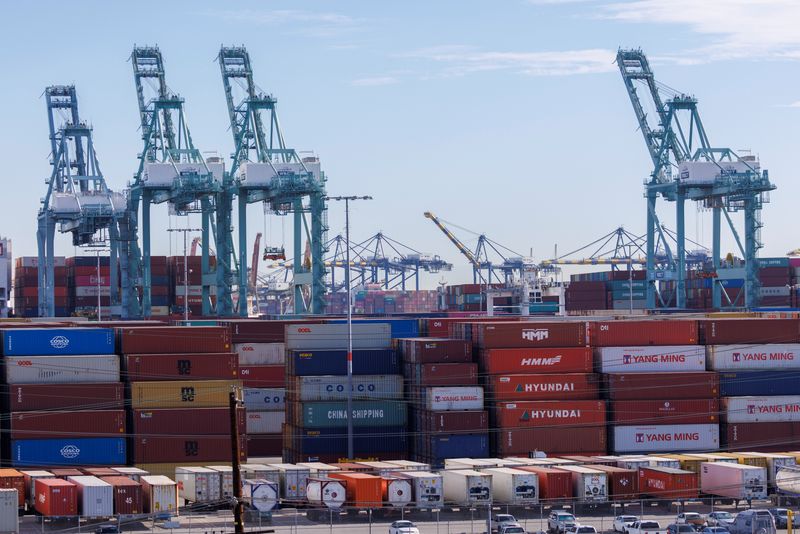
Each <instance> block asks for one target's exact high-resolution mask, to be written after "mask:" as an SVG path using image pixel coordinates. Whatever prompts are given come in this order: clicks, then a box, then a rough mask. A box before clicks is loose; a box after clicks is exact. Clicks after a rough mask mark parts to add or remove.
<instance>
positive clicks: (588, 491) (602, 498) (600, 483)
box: [554, 465, 608, 502]
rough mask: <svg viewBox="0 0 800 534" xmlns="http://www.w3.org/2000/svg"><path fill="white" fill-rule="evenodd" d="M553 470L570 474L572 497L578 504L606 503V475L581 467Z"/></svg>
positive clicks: (562, 467)
mask: <svg viewBox="0 0 800 534" xmlns="http://www.w3.org/2000/svg"><path fill="white" fill-rule="evenodd" d="M554 467H555V469H560V470H562V471H568V472H570V473H572V490H573V496H574V497H575V498H576V499H578V501H580V502H606V501H607V500H608V475H607V474H606V473H604V472H603V471H598V470H596V469H590V468H588V467H583V466H581V465H558V466H554Z"/></svg>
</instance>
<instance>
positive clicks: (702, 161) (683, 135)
mask: <svg viewBox="0 0 800 534" xmlns="http://www.w3.org/2000/svg"><path fill="white" fill-rule="evenodd" d="M617 65H618V67H619V69H620V73H621V74H622V79H623V81H624V83H625V87H626V89H627V91H628V96H629V97H630V101H631V104H632V105H633V110H634V112H635V114H636V118H637V120H638V122H639V128H640V130H641V132H642V136H643V137H644V141H645V144H646V145H647V149H648V152H649V153H650V157H651V159H652V163H653V167H654V168H653V171H652V173H651V174H650V178H649V180H648V182H647V184H646V186H645V189H646V196H647V251H646V257H647V265H646V267H647V307H648V308H654V307H655V306H656V297H657V296H658V298H659V300H660V304H661V305H662V306H665V307H666V305H667V304H668V303H667V302H666V301H665V300H664V299H663V298H662V296H661V295H660V294H659V292H658V288H657V285H656V284H657V282H658V281H661V280H672V281H675V283H676V299H675V307H677V308H684V307H685V306H686V266H687V265H686V263H687V262H686V232H685V213H684V204H685V202H686V200H695V201H699V202H702V203H703V205H704V206H705V207H706V208H710V209H711V210H712V216H713V237H712V241H713V242H712V258H711V259H712V265H711V268H712V269H713V272H712V275H713V276H712V277H714V276H716V275H717V272H718V270H719V269H720V257H721V249H720V238H721V226H722V224H721V223H722V217H723V216H724V217H725V220H726V221H727V224H728V226H729V227H730V229H731V233H732V235H733V238H734V239H735V241H736V243H737V245H738V247H739V250H740V252H741V253H742V256H743V257H744V259H745V302H744V304H745V306H746V307H748V308H752V307H754V306H756V305H757V303H758V288H759V282H758V265H757V261H758V260H757V254H758V249H759V248H761V246H762V245H761V242H760V228H761V226H762V224H761V222H760V213H761V208H762V205H763V203H764V202H765V201H767V200H768V199H767V197H766V195H765V193H767V192H768V191H771V190H773V189H775V186H774V185H772V184H771V183H770V181H769V176H768V174H767V171H766V170H761V168H760V165H759V162H758V161H757V160H756V158H755V157H752V156H742V157H740V156H738V155H737V154H736V153H735V152H734V151H733V150H731V149H730V148H717V147H713V146H712V145H711V143H710V141H709V139H708V135H707V134H706V131H705V128H704V127H703V123H702V121H701V120H700V115H699V113H698V111H697V100H696V99H695V98H694V97H692V96H688V95H686V94H683V93H680V92H677V91H674V90H672V89H670V88H669V87H667V86H665V85H663V84H660V83H659V82H657V81H656V79H655V76H654V75H653V71H652V69H651V68H650V64H649V62H648V60H647V57H646V56H645V54H644V53H643V52H642V51H641V50H622V49H621V50H619V52H618V53H617ZM637 85H638V87H642V88H643V89H644V96H643V97H640V95H639V92H638V90H637ZM662 95H663V96H664V97H665V98H662ZM642 98H644V99H645V100H647V101H648V102H649V105H650V106H652V107H653V108H655V115H654V116H648V114H647V112H646V111H645V105H644V103H643V102H642ZM659 197H660V198H663V199H665V200H668V201H673V202H675V207H676V220H677V232H676V250H675V252H673V250H672V248H671V247H670V245H669V243H668V242H667V239H666V236H665V234H664V232H663V230H662V226H661V224H660V222H659V218H658V214H657V210H656V207H657V206H656V204H657V200H658V199H659ZM737 211H743V212H744V243H742V240H741V239H740V238H739V233H738V232H737V230H736V228H735V226H734V224H733V221H732V219H731V216H730V213H732V212H737ZM660 246H661V247H663V248H664V250H665V251H666V255H667V258H666V261H663V262H661V261H658V260H657V257H656V250H657V248H659V247H660ZM722 294H723V289H722V284H721V283H720V282H718V281H716V279H715V282H714V285H713V301H712V302H713V306H714V307H715V308H719V307H721V306H722ZM729 304H736V303H729Z"/></svg>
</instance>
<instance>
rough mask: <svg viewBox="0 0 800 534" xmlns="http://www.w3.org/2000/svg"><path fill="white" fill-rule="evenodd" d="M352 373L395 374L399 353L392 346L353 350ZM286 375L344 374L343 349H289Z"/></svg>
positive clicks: (344, 353)
mask: <svg viewBox="0 0 800 534" xmlns="http://www.w3.org/2000/svg"><path fill="white" fill-rule="evenodd" d="M352 356H353V374H354V375H397V374H400V373H401V365H400V356H399V355H398V354H397V353H396V352H395V351H394V350H392V349H356V350H353V353H352ZM287 358H288V361H287V367H288V370H289V374H290V375H295V376H322V375H338V376H344V375H347V351H346V350H341V349H336V350H328V349H313V350H290V351H289V353H288V355H287Z"/></svg>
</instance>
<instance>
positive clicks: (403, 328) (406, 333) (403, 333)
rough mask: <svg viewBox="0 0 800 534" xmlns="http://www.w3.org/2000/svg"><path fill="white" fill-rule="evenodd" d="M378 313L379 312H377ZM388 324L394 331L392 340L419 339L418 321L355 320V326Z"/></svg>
mask: <svg viewBox="0 0 800 534" xmlns="http://www.w3.org/2000/svg"><path fill="white" fill-rule="evenodd" d="M375 311H376V313H378V310H375ZM327 322H328V323H329V324H342V323H346V322H347V320H346V319H336V320H333V321H327ZM373 323H387V324H388V325H389V326H390V327H391V329H392V339H397V338H403V337H419V322H417V320H416V319H377V320H376V319H353V324H373Z"/></svg>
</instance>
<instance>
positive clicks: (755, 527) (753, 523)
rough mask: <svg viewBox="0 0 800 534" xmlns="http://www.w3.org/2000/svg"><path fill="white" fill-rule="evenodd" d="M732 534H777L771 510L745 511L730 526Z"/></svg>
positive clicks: (729, 529) (729, 530)
mask: <svg viewBox="0 0 800 534" xmlns="http://www.w3.org/2000/svg"><path fill="white" fill-rule="evenodd" d="M728 532H730V533H731V534H775V533H776V532H777V529H776V528H775V520H774V519H773V517H772V514H770V513H769V510H764V509H758V510H745V511H744V512H739V513H738V514H736V519H734V520H733V523H731V524H730V525H729V526H728Z"/></svg>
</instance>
